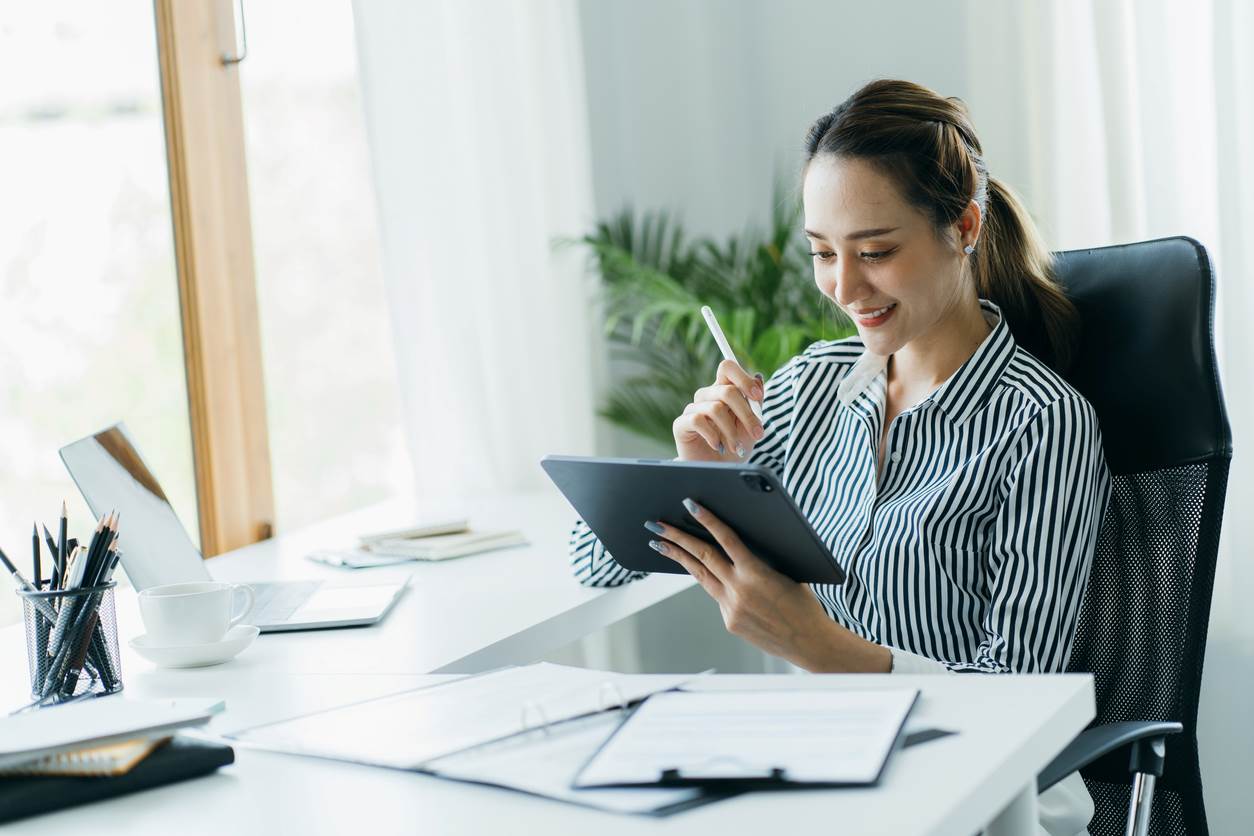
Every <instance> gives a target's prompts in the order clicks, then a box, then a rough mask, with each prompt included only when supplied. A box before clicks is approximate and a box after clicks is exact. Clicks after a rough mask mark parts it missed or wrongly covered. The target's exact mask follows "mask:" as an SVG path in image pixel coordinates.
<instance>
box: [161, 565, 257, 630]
mask: <svg viewBox="0 0 1254 836" xmlns="http://www.w3.org/2000/svg"><path fill="white" fill-rule="evenodd" d="M237 592H242V593H243V594H244V596H245V598H246V599H247V602H246V604H245V606H244V608H243V609H242V610H240V611H239V612H238V613H237V614H235V615H232V611H233V610H234V609H235V599H236V593H237ZM254 603H256V596H254V595H253V590H252V588H251V587H248V586H244V585H243V584H238V583H224V582H219V581H197V582H194V583H171V584H165V585H164V586H151V587H149V588H147V589H145V590H142V591H141V592H140V593H139V613H140V615H141V616H143V619H144V627H145V628H146V629H147V630H148V636H149V637H150V638H151V639H152V640H153V641H154V642H156V643H158V644H162V645H168V646H175V645H188V644H210V643H212V642H217V641H221V640H222V637H223V636H225V635H226V631H227V630H229V629H231V628H232V627H234V626H235V625H236V624H239V623H240V622H241V621H243V620H244V619H245V618H247V617H248V614H249V613H250V612H252V609H253V604H254Z"/></svg>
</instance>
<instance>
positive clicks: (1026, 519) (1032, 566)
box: [945, 397, 1110, 673]
mask: <svg viewBox="0 0 1254 836" xmlns="http://www.w3.org/2000/svg"><path fill="white" fill-rule="evenodd" d="M1014 450H1015V453H1016V455H1015V456H1014V461H1015V462H1016V463H1015V465H1014V466H1013V467H1012V468H1011V469H1010V471H1009V474H1008V475H1007V476H1006V477H1005V486H1004V492H1005V500H1004V502H1003V503H1002V506H1001V508H1000V509H999V510H998V512H997V515H996V518H995V520H994V522H993V534H992V538H991V541H992V546H991V548H990V549H989V553H988V555H987V557H986V561H987V566H988V577H989V578H990V583H989V586H988V589H987V596H988V597H987V600H988V605H987V607H986V609H985V612H984V617H983V628H984V638H983V640H982V641H981V643H980V646H979V648H978V652H977V653H976V656H975V658H974V660H973V661H971V662H962V663H949V662H946V663H945V666H946V667H947V668H949V669H950V670H952V671H956V672H984V673H1058V672H1061V671H1063V670H1064V669H1065V668H1066V665H1067V659H1068V658H1069V657H1070V655H1071V645H1072V642H1073V641H1074V639H1075V629H1076V621H1077V619H1078V618H1079V614H1080V603H1081V601H1082V599H1083V597H1084V589H1085V586H1086V585H1087V582H1088V576H1089V570H1090V568H1091V567H1092V562H1093V551H1094V549H1095V548H1096V545H1097V534H1098V530H1099V528H1100V526H1101V520H1102V514H1103V512H1104V511H1105V509H1106V501H1107V499H1108V498H1109V495H1110V474H1109V472H1108V471H1107V469H1106V461H1105V457H1104V456H1103V454H1102V444H1101V433H1100V431H1099V429H1098V424H1097V415H1096V413H1094V411H1093V407H1092V406H1091V405H1090V404H1089V403H1088V402H1087V401H1085V400H1083V399H1081V398H1074V397H1073V398H1064V399H1061V400H1058V401H1055V402H1054V403H1052V404H1050V405H1048V406H1047V407H1045V408H1044V409H1042V410H1041V411H1040V412H1039V413H1038V414H1037V415H1036V416H1035V417H1033V418H1032V419H1031V421H1029V422H1028V423H1027V424H1026V425H1025V426H1024V428H1023V430H1022V431H1021V432H1020V433H1019V435H1018V438H1017V439H1016V442H1015V448H1014Z"/></svg>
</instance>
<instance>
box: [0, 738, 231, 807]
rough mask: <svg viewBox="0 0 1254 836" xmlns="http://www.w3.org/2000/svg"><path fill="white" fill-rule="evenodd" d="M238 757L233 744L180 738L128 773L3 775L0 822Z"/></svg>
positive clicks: (168, 780)
mask: <svg viewBox="0 0 1254 836" xmlns="http://www.w3.org/2000/svg"><path fill="white" fill-rule="evenodd" d="M234 761H235V750H234V749H232V748H231V747H230V746H225V745H222V744H220V743H209V742H204V741H199V740H190V739H185V738H181V737H176V738H174V739H173V740H171V741H170V742H169V743H167V744H165V745H164V746H161V747H160V748H158V749H156V750H155V751H153V752H152V754H150V755H148V757H146V758H144V759H143V760H142V761H140V762H139V763H137V764H136V765H135V766H134V767H133V768H132V769H131V770H130V771H129V772H127V773H126V774H125V775H116V776H110V777H107V778H78V777H66V776H61V775H55V776H54V775H48V776H33V777H21V778H0V823H2V822H10V821H13V820H15V819H22V818H26V817H28V816H37V815H40V814H41V813H53V812H57V811H59V810H64V809H66V808H67V807H77V806H78V805H80V804H90V803H91V802H93V801H100V800H101V799H104V798H112V797H114V796H116V795H126V794H127V793H132V792H139V791H141V790H147V789H151V788H153V787H160V786H162V785H164V784H173V783H174V782H176V781H185V780H187V779H188V778H196V777H199V776H201V775H207V774H209V773H211V772H214V771H215V770H217V769H218V767H220V766H226V765H227V764H229V763H234Z"/></svg>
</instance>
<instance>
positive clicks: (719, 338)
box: [701, 305, 762, 421]
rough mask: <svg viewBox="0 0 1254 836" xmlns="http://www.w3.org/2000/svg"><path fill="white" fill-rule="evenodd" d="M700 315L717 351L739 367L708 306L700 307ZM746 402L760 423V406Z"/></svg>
mask: <svg viewBox="0 0 1254 836" xmlns="http://www.w3.org/2000/svg"><path fill="white" fill-rule="evenodd" d="M701 315H702V316H703V317H705V324H706V325H708V326H710V333H711V334H713V335H714V342H716V343H718V350H719V351H721V352H723V359H724V360H731V361H732V362H733V363H735V364H736V365H737V366H740V361H739V360H737V359H736V355H735V354H734V353H733V352H732V349H731V343H729V342H727V337H725V336H723V329H722V328H720V327H719V325H718V320H717V319H715V317H714V311H713V310H711V309H710V306H709V305H702V306H701ZM740 368H742V369H743V368H744V366H740ZM746 400H748V401H749V408H750V409H752V410H753V414H754V415H756V416H757V417H758V420H759V421H761V420H762V404H760V403H758V402H757V401H755V400H752V399H749V398H746Z"/></svg>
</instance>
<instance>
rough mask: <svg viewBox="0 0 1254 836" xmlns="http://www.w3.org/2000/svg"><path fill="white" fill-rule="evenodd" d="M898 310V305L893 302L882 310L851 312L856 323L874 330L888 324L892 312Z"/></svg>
mask: <svg viewBox="0 0 1254 836" xmlns="http://www.w3.org/2000/svg"><path fill="white" fill-rule="evenodd" d="M896 309H897V303H896V302H893V303H892V304H891V305H885V306H884V307H882V308H876V309H875V310H872V311H864V312H854V311H850V314H851V315H852V316H853V320H854V322H856V323H858V324H859V325H866V326H868V327H871V328H874V327H875V326H877V325H880V324H882V323H884V322H886V321H887V320H888V318H889V316H891V315H892V312H893V311H895V310H896Z"/></svg>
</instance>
